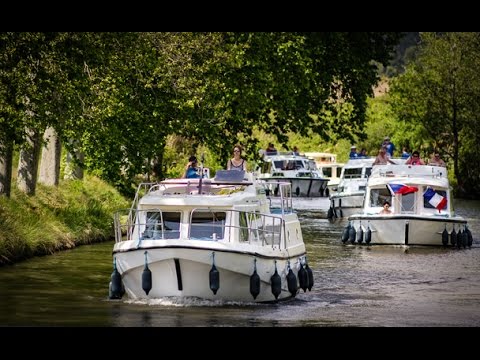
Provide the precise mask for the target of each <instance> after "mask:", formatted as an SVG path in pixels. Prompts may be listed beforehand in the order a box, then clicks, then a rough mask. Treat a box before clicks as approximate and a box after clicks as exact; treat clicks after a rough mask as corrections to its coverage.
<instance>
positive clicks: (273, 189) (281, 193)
mask: <svg viewBox="0 0 480 360" xmlns="http://www.w3.org/2000/svg"><path fill="white" fill-rule="evenodd" d="M259 183H260V184H261V185H262V187H263V188H264V190H265V193H266V194H267V197H268V198H269V199H270V204H271V198H270V196H271V195H274V196H275V197H276V198H279V199H280V207H279V208H275V207H272V206H271V205H270V208H271V211H272V212H279V213H280V214H282V215H285V214H288V213H292V212H294V210H293V195H292V184H291V183H290V182H288V181H281V180H259Z"/></svg>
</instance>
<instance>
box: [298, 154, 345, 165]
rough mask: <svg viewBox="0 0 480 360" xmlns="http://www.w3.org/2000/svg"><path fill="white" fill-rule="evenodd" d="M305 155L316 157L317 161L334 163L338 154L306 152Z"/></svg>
mask: <svg viewBox="0 0 480 360" xmlns="http://www.w3.org/2000/svg"><path fill="white" fill-rule="evenodd" d="M304 155H305V156H306V157H309V158H312V159H314V160H315V161H317V163H322V164H323V163H325V164H332V163H336V162H337V154H332V153H328V152H305V153H304Z"/></svg>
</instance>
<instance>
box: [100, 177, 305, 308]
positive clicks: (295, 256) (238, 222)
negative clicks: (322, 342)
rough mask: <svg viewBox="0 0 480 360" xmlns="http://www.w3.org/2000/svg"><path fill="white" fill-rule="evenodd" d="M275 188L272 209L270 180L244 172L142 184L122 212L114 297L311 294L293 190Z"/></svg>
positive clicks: (260, 298)
mask: <svg viewBox="0 0 480 360" xmlns="http://www.w3.org/2000/svg"><path fill="white" fill-rule="evenodd" d="M244 176H245V178H246V179H244ZM276 186H278V189H279V196H280V198H281V201H280V202H279V204H280V205H279V207H278V208H276V209H271V208H270V201H269V199H268V198H267V196H266V192H265V183H264V182H263V181H261V180H258V179H256V178H255V177H254V175H253V174H251V173H246V174H244V172H243V171H236V170H231V171H226V170H223V171H218V172H217V174H216V177H215V178H214V179H171V180H165V181H162V182H159V183H149V184H141V185H140V186H139V188H138V191H137V193H136V196H135V200H134V202H133V204H132V207H131V209H129V210H128V211H127V210H126V211H123V212H122V211H119V212H117V213H116V214H115V245H114V248H113V258H114V271H113V273H112V280H111V282H110V289H109V290H110V291H109V296H110V298H111V299H118V298H121V297H122V296H123V295H124V293H126V295H127V296H128V297H129V298H130V299H152V298H164V297H180V298H189V297H193V298H201V299H209V300H221V301H240V302H252V301H254V302H272V301H273V302H275V301H279V300H285V299H288V298H292V297H295V296H296V295H297V293H298V291H300V290H299V289H303V290H304V291H306V289H309V290H310V289H311V288H312V286H313V272H312V270H311V268H310V267H309V266H308V263H307V258H306V251H305V244H304V242H303V236H302V229H301V227H300V222H299V219H298V217H297V214H296V213H295V212H294V211H293V208H292V193H291V186H290V183H288V182H283V183H282V182H280V183H278V184H276Z"/></svg>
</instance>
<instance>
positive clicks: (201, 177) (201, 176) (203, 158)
mask: <svg viewBox="0 0 480 360" xmlns="http://www.w3.org/2000/svg"><path fill="white" fill-rule="evenodd" d="M204 161H205V153H202V155H200V181H199V182H198V193H199V194H200V195H201V194H202V182H203V162H204Z"/></svg>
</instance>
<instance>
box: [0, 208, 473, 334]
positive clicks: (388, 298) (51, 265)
mask: <svg viewBox="0 0 480 360" xmlns="http://www.w3.org/2000/svg"><path fill="white" fill-rule="evenodd" d="M324 200H325V199H319V200H318V202H313V201H308V202H304V203H300V204H299V206H298V212H299V216H300V218H301V222H302V229H303V234H304V238H305V243H306V245H307V253H308V259H309V265H310V267H311V268H312V269H313V270H314V277H315V285H314V287H313V289H312V291H311V292H308V291H307V293H303V291H302V292H301V293H300V294H299V295H298V296H297V298H296V299H294V300H292V301H289V302H285V303H280V304H269V305H258V304H218V303H213V302H205V301H196V302H195V301H193V302H188V303H176V302H175V301H173V300H166V299H161V300H155V301H151V302H148V303H145V302H144V303H142V302H137V303H134V302H130V301H128V300H120V301H118V300H108V282H109V281H110V275H111V272H112V257H111V250H112V246H113V243H111V242H110V243H102V244H95V245H88V246H82V247H79V248H77V249H73V250H69V251H65V252H62V253H58V254H54V255H50V256H45V257H41V258H36V259H32V260H28V261H25V262H22V263H19V264H16V265H13V266H7V267H3V268H0V326H55V327H56V326H74V327H77V326H102V327H103V326H107V327H110V326H121V327H123V326H168V327H172V326H174V327H184V326H193V327H198V326H200V327H204V326H227V327H230V326H238V327H251V326H259V327H264V326H269V327H270V326H277V327H289V326H359V327H367V326H387V327H393V326H398V327H405V326H435V327H443V326H466V327H476V326H480V220H479V218H480V216H479V215H480V202H474V201H464V202H457V203H456V209H457V213H458V214H459V215H462V216H464V217H465V218H467V220H468V221H469V224H470V228H471V230H472V232H473V236H474V245H473V247H472V248H471V249H461V250H456V249H443V248H410V249H408V250H407V249H405V248H402V247H388V246H383V247H382V246H380V247H366V246H355V245H343V244H341V242H340V234H341V231H342V230H343V227H344V226H345V225H346V224H345V222H344V221H338V222H336V223H333V224H332V223H330V222H329V221H328V220H327V219H326V209H327V207H328V203H325V204H324V203H323V202H322V201H324ZM315 207H317V209H315Z"/></svg>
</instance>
